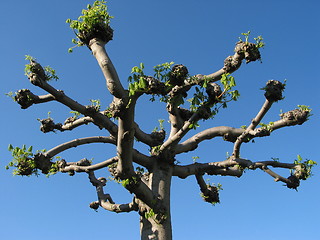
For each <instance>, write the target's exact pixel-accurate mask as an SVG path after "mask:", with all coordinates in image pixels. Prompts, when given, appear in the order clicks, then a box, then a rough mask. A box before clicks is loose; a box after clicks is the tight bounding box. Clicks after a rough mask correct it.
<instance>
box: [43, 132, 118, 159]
mask: <svg viewBox="0 0 320 240" xmlns="http://www.w3.org/2000/svg"><path fill="white" fill-rule="evenodd" d="M90 143H111V144H114V145H115V144H116V141H115V139H114V138H112V137H102V136H95V137H86V138H79V139H74V140H72V141H69V142H66V143H63V144H60V145H58V146H56V147H54V148H52V149H50V150H49V151H47V152H45V153H44V155H45V156H46V157H49V158H52V157H54V156H56V155H57V154H59V153H61V152H63V151H65V150H67V149H70V148H73V147H78V146H80V145H84V144H90Z"/></svg>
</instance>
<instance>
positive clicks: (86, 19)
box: [66, 1, 113, 52]
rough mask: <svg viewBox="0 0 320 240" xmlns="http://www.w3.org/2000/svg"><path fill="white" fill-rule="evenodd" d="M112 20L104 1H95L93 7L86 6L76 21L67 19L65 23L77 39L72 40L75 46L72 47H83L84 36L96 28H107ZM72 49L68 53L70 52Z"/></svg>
mask: <svg viewBox="0 0 320 240" xmlns="http://www.w3.org/2000/svg"><path fill="white" fill-rule="evenodd" d="M112 18H113V17H112V16H110V15H109V13H108V11H107V6H106V1H95V2H94V3H93V5H90V4H88V5H87V9H83V10H82V15H81V16H79V17H78V19H77V20H71V19H70V18H69V19H67V20H66V23H68V24H70V28H72V29H73V30H74V31H75V33H76V35H77V39H72V43H74V44H76V46H74V47H77V46H83V45H85V43H84V41H83V37H84V35H86V34H87V33H89V32H91V31H94V29H97V28H107V27H108V26H109V24H110V19H112ZM74 47H73V48H74ZM73 48H69V50H68V51H69V52H72V51H73Z"/></svg>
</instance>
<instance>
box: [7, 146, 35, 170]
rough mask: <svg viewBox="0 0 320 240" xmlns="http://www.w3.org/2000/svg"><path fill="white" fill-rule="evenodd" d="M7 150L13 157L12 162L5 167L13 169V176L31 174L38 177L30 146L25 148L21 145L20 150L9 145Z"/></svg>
mask: <svg viewBox="0 0 320 240" xmlns="http://www.w3.org/2000/svg"><path fill="white" fill-rule="evenodd" d="M8 150H9V151H10V152H11V155H12V157H13V159H12V161H11V162H10V163H9V164H8V165H7V166H6V169H9V167H14V168H15V169H14V170H13V174H14V175H23V176H30V175H32V174H34V175H38V170H37V168H36V163H35V161H34V159H33V158H32V157H33V156H34V155H33V153H32V146H30V147H28V148H27V147H26V145H23V146H22V148H19V147H13V146H12V145H11V144H10V145H9V146H8Z"/></svg>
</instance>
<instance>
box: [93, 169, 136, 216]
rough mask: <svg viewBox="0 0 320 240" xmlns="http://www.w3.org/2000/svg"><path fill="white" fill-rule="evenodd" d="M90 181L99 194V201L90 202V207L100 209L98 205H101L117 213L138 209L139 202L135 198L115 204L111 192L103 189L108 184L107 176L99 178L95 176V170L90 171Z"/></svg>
mask: <svg viewBox="0 0 320 240" xmlns="http://www.w3.org/2000/svg"><path fill="white" fill-rule="evenodd" d="M88 175H89V179H90V182H91V183H92V185H93V186H95V187H96V190H97V195H98V201H96V202H93V203H91V204H90V207H91V208H93V209H95V210H96V209H98V206H99V205H100V206H101V207H102V208H104V209H105V210H108V211H111V212H116V213H122V212H131V211H138V210H139V208H138V204H136V203H135V198H134V199H133V201H132V202H131V203H128V204H115V203H114V201H113V200H112V198H111V196H110V195H109V194H105V193H104V191H103V187H104V186H105V185H106V179H105V178H99V179H97V178H96V177H95V176H94V172H93V171H89V172H88Z"/></svg>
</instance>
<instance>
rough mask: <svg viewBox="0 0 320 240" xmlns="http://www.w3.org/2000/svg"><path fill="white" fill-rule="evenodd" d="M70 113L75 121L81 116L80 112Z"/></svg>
mask: <svg viewBox="0 0 320 240" xmlns="http://www.w3.org/2000/svg"><path fill="white" fill-rule="evenodd" d="M70 113H71V114H73V116H72V117H73V118H74V119H77V118H78V117H79V116H80V115H81V113H79V112H78V111H70Z"/></svg>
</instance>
